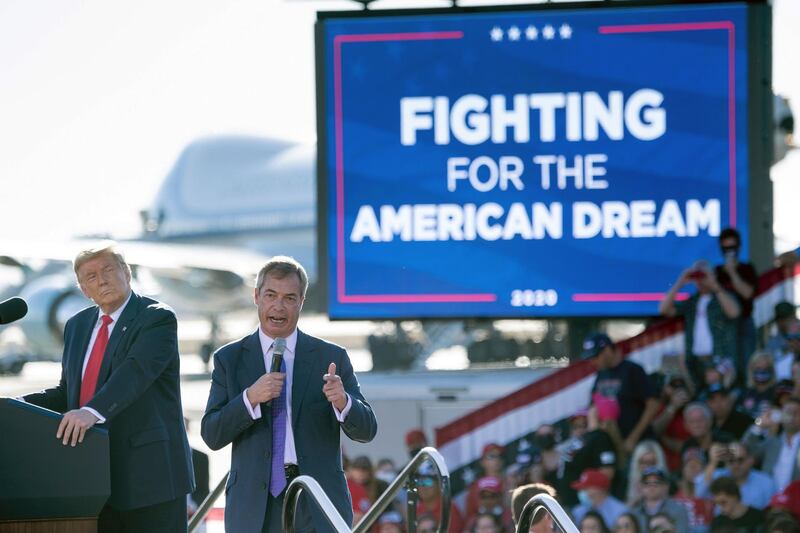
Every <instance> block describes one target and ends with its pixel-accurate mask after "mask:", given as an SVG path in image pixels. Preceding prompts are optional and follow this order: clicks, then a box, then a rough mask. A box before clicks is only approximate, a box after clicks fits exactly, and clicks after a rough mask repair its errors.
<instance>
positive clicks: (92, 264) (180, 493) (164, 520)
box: [24, 243, 194, 533]
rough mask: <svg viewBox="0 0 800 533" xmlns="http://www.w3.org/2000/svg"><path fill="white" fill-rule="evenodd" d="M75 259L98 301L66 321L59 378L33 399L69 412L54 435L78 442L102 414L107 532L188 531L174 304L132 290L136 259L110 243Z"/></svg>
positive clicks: (188, 476)
mask: <svg viewBox="0 0 800 533" xmlns="http://www.w3.org/2000/svg"><path fill="white" fill-rule="evenodd" d="M74 269H75V275H76V276H77V278H78V285H79V286H80V288H81V291H82V292H83V294H84V295H86V297H87V298H89V299H91V300H92V301H93V302H94V303H95V305H93V306H92V307H89V308H87V309H84V310H83V311H80V312H79V313H78V314H76V315H75V316H73V317H72V318H70V319H69V320H68V321H67V324H66V326H65V327H64V356H63V358H62V362H61V365H62V371H61V381H60V382H59V384H58V386H56V387H53V388H50V389H46V390H44V391H42V392H38V393H34V394H29V395H27V396H25V398H24V399H25V401H27V402H29V403H32V404H35V405H39V406H41V407H46V408H48V409H52V410H54V411H58V412H62V413H64V417H63V418H62V420H61V424H60V425H59V427H58V431H57V434H56V435H54V437H55V438H58V439H61V440H62V442H63V444H64V445H72V446H76V445H78V446H79V445H80V443H81V442H82V441H83V438H84V435H85V434H86V431H87V430H88V429H89V428H90V427H92V426H93V425H95V424H102V426H101V427H105V428H107V429H108V435H109V441H110V442H109V446H110V459H111V461H110V462H111V465H110V467H111V496H110V497H109V499H108V502H107V503H106V505H105V506H104V507H103V510H102V511H101V513H100V516H99V518H98V526H97V527H98V532H99V533H115V532H119V531H147V532H153V533H175V532H179V531H186V523H187V522H186V494H188V493H190V492H192V490H194V475H193V473H192V459H191V451H190V448H189V442H188V441H187V439H186V431H185V430H184V426H183V412H182V409H181V395H180V362H179V358H178V324H177V321H176V319H175V313H173V312H172V310H171V309H170V308H169V307H167V306H166V305H164V304H162V303H159V302H157V301H155V300H152V299H150V298H147V297H145V296H139V295H138V294H136V293H134V292H133V291H131V285H130V281H131V269H130V267H129V266H128V264H127V263H126V262H125V259H124V257H123V256H122V254H121V253H120V252H119V251H117V250H116V249H115V248H114V246H113V244H111V243H109V244H108V245H107V246H102V247H98V248H93V249H88V250H84V251H82V252H80V253H79V254H78V255H77V256H76V258H75V261H74Z"/></svg>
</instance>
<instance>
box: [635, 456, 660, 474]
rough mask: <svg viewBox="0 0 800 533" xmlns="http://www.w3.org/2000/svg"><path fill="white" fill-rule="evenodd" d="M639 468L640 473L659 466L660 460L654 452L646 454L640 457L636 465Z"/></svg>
mask: <svg viewBox="0 0 800 533" xmlns="http://www.w3.org/2000/svg"><path fill="white" fill-rule="evenodd" d="M636 464H637V465H638V466H639V472H641V471H642V470H644V469H646V468H650V467H651V466H658V458H657V457H656V454H654V453H653V452H645V453H643V454H642V455H641V456H640V457H639V461H638V462H637V463H636Z"/></svg>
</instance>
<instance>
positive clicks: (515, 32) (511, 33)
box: [506, 26, 522, 41]
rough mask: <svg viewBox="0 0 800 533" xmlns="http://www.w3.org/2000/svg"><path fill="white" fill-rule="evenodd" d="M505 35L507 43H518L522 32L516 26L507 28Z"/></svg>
mask: <svg viewBox="0 0 800 533" xmlns="http://www.w3.org/2000/svg"><path fill="white" fill-rule="evenodd" d="M506 35H508V40H509V41H519V36H520V35H522V32H521V31H519V28H517V27H516V26H511V27H510V28H508V31H507V32H506Z"/></svg>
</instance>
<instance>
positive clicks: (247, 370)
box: [240, 330, 267, 389]
mask: <svg viewBox="0 0 800 533" xmlns="http://www.w3.org/2000/svg"><path fill="white" fill-rule="evenodd" d="M242 352H243V353H242V359H243V361H244V376H240V380H241V381H240V385H241V386H242V389H245V388H246V387H249V386H250V385H252V384H253V383H255V382H256V380H257V379H258V378H260V377H261V376H263V375H264V374H266V373H267V369H266V367H265V365H264V352H263V351H262V350H261V339H259V338H258V330H256V331H255V332H254V333H253V334H252V335H250V336H249V337H247V338H245V340H244V342H242Z"/></svg>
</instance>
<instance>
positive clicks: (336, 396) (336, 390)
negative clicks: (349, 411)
mask: <svg viewBox="0 0 800 533" xmlns="http://www.w3.org/2000/svg"><path fill="white" fill-rule="evenodd" d="M322 381H324V382H325V384H324V385H323V386H322V393H323V394H325V397H326V398H327V399H328V401H329V402H331V403H332V404H333V406H334V407H335V408H336V410H337V411H339V412H340V413H341V412H342V410H344V408H345V407H347V393H346V392H344V385H343V384H342V378H340V377H339V376H337V375H336V363H331V364H330V365H328V373H327V374H325V375H324V376H322Z"/></svg>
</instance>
